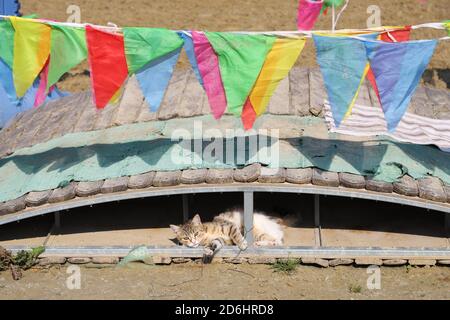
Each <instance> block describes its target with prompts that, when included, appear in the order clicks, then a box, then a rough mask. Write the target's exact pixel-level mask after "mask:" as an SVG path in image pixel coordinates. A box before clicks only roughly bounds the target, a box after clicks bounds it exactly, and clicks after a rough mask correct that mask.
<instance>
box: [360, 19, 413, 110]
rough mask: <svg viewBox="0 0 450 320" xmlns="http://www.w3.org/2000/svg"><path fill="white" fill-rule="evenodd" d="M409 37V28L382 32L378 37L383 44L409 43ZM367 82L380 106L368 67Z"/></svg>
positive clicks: (370, 70)
mask: <svg viewBox="0 0 450 320" xmlns="http://www.w3.org/2000/svg"><path fill="white" fill-rule="evenodd" d="M410 35H411V26H406V27H404V28H403V29H400V30H396V31H392V32H384V33H382V34H381V35H380V37H379V38H380V40H381V41H385V42H405V41H409V38H410ZM367 80H369V82H370V84H371V85H372V88H373V90H374V91H375V94H376V95H377V97H378V101H379V102H380V104H381V99H380V93H379V92H378V87H377V83H376V81H375V76H374V75H373V72H372V69H371V68H370V67H369V68H368V70H367Z"/></svg>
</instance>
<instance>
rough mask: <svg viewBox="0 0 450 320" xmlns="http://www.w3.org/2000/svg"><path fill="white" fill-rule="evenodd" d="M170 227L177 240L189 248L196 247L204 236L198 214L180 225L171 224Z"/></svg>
mask: <svg viewBox="0 0 450 320" xmlns="http://www.w3.org/2000/svg"><path fill="white" fill-rule="evenodd" d="M170 229H172V231H173V232H174V233H175V235H176V236H177V239H178V241H179V242H180V243H181V244H182V245H184V246H187V247H189V248H197V247H198V246H199V245H200V243H201V241H202V239H203V237H204V236H205V231H204V229H203V225H202V221H201V219H200V216H199V215H198V214H197V215H196V216H195V217H194V218H193V219H192V220H190V221H188V222H186V223H185V224H183V225H181V226H176V225H173V224H171V225H170Z"/></svg>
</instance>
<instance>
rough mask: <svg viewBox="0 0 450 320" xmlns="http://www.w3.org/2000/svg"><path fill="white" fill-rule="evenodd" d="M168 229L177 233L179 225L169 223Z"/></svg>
mask: <svg viewBox="0 0 450 320" xmlns="http://www.w3.org/2000/svg"><path fill="white" fill-rule="evenodd" d="M170 229H172V231H173V232H175V233H178V231H180V227H179V226H176V225H174V224H171V225H170Z"/></svg>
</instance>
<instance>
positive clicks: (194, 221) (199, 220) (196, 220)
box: [192, 214, 202, 224]
mask: <svg viewBox="0 0 450 320" xmlns="http://www.w3.org/2000/svg"><path fill="white" fill-rule="evenodd" d="M192 223H193V224H202V220H201V219H200V216H199V215H198V214H196V215H195V217H194V218H192Z"/></svg>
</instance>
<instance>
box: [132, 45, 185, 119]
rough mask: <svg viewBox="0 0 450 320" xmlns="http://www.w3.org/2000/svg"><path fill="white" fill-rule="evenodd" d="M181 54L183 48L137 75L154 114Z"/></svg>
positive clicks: (155, 61) (149, 65)
mask: <svg viewBox="0 0 450 320" xmlns="http://www.w3.org/2000/svg"><path fill="white" fill-rule="evenodd" d="M180 52H181V48H180V49H177V50H175V51H173V52H171V53H169V54H167V55H165V56H163V57H161V58H159V59H156V60H154V61H151V62H150V63H148V64H147V65H146V66H145V67H144V68H142V69H141V70H139V71H138V72H137V73H136V78H137V79H138V82H139V86H140V87H141V90H142V93H143V94H144V97H145V100H146V101H147V102H148V104H149V105H150V110H151V111H152V112H156V111H157V110H158V109H159V106H160V105H161V102H162V100H163V98H164V94H165V92H166V89H167V86H168V85H169V81H170V79H171V78H172V74H173V69H174V67H175V64H176V63H177V61H178V58H179V56H180Z"/></svg>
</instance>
